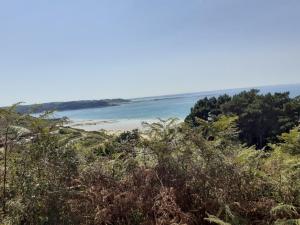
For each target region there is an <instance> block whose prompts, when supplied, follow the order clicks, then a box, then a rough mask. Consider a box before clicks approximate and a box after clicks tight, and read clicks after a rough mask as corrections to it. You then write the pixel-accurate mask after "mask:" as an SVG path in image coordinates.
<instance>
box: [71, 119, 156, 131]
mask: <svg viewBox="0 0 300 225" xmlns="http://www.w3.org/2000/svg"><path fill="white" fill-rule="evenodd" d="M157 121H158V120H157V119H146V120H142V119H121V120H76V121H71V122H70V123H68V124H65V126H69V127H73V128H78V129H83V130H86V131H98V130H102V129H104V130H107V131H130V130H133V129H140V130H142V129H143V125H142V122H148V123H154V122H157Z"/></svg>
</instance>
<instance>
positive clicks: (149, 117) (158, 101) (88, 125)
mask: <svg viewBox="0 0 300 225" xmlns="http://www.w3.org/2000/svg"><path fill="white" fill-rule="evenodd" d="M250 89H251V88H239V89H228V90H219V91H208V92H197V93H188V94H178V95H165V96H157V97H146V98H136V99H131V102H130V103H124V104H122V105H119V106H111V107H105V108H92V109H81V110H70V111H63V112H56V113H55V117H64V116H66V117H68V118H69V119H70V120H71V121H73V124H72V126H74V127H78V128H82V129H86V130H99V129H108V130H130V129H134V128H140V127H141V122H142V121H155V120H156V119H157V118H161V119H167V118H171V117H176V118H178V119H180V120H183V119H184V118H185V117H186V116H187V115H188V114H189V112H190V109H191V108H192V107H193V106H194V104H195V103H196V102H197V101H198V100H199V99H201V98H204V97H213V96H215V97H217V96H219V95H222V94H225V93H226V94H228V95H234V94H237V93H239V92H241V91H244V90H250ZM257 89H259V90H260V92H261V93H268V92H271V93H275V92H286V91H289V92H290V96H291V97H295V96H298V95H300V84H295V85H277V86H265V87H257Z"/></svg>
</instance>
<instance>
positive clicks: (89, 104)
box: [16, 98, 130, 113]
mask: <svg viewBox="0 0 300 225" xmlns="http://www.w3.org/2000/svg"><path fill="white" fill-rule="evenodd" d="M128 102H130V100H126V99H121V98H117V99H103V100H81V101H69V102H49V103H42V104H34V105H18V106H17V108H16V111H17V112H19V113H42V112H45V111H67V110H76V109H88V108H101V107H109V106H118V105H120V104H123V103H128Z"/></svg>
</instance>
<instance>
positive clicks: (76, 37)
mask: <svg viewBox="0 0 300 225" xmlns="http://www.w3.org/2000/svg"><path fill="white" fill-rule="evenodd" d="M299 11H300V1H297V0H287V1H282V0H265V1H260V0H253V1H240V0H210V1H208V0H190V1H181V0H172V1H171V0H166V1H159V0H154V1H146V0H126V1H123V0H122V1H121V0H116V1H107V0H101V1H95V0H92V1H83V0H79V1H76V2H74V1H72V2H71V1H35V0H28V1H24V2H23V1H17V0H16V1H3V2H1V3H0V15H1V16H0V28H1V29H0V49H1V52H0V78H1V83H2V84H5V85H2V86H1V89H0V90H1V91H0V94H1V95H0V96H1V100H0V105H10V104H12V103H15V102H19V101H23V102H26V104H32V103H44V102H53V101H70V100H81V99H105V98H126V99H128V98H137V97H146V96H161V95H169V94H177V93H178V94H179V93H193V92H200V91H213V90H222V89H234V88H244V87H257V86H269V85H278V84H295V83H300V76H299V74H300V62H299V59H300V42H299V40H300V27H299V24H298V23H299V21H300V14H299Z"/></svg>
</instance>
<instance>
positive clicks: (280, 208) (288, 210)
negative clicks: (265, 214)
mask: <svg viewBox="0 0 300 225" xmlns="http://www.w3.org/2000/svg"><path fill="white" fill-rule="evenodd" d="M270 213H271V215H273V216H277V215H279V214H285V215H289V216H292V215H297V214H298V213H297V209H296V207H295V206H293V205H288V204H279V205H277V206H275V207H274V208H272V209H271V211H270Z"/></svg>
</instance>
